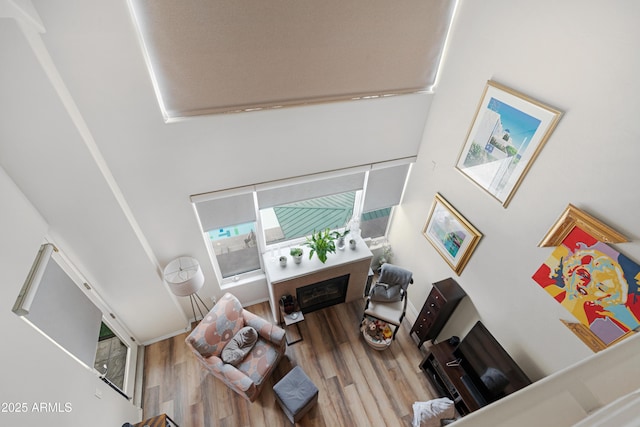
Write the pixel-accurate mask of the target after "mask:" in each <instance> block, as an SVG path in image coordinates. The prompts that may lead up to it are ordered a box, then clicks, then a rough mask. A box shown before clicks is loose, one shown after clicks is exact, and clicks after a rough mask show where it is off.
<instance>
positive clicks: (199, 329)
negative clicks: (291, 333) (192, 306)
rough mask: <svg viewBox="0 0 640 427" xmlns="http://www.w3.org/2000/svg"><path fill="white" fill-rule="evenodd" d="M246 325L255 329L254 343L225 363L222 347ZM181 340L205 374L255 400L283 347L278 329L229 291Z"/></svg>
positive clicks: (282, 340)
mask: <svg viewBox="0 0 640 427" xmlns="http://www.w3.org/2000/svg"><path fill="white" fill-rule="evenodd" d="M246 326H251V327H253V328H254V329H255V330H256V331H257V332H258V340H257V342H256V343H255V345H254V346H253V348H252V349H251V350H250V351H249V353H248V354H247V355H246V356H245V357H244V359H242V361H241V362H239V363H238V364H237V365H236V366H234V365H233V364H231V363H225V362H224V361H223V360H222V356H221V353H222V351H223V350H224V347H225V346H226V345H227V344H228V343H229V342H230V341H231V340H232V338H234V336H235V335H236V333H237V332H238V331H239V330H240V329H242V328H244V327H246ZM185 341H186V344H187V346H188V347H189V348H191V350H192V351H193V352H194V354H195V356H196V357H197V358H198V360H199V361H200V363H202V365H203V366H204V367H205V368H206V369H207V371H208V372H209V373H211V374H212V375H213V376H215V377H216V378H218V379H220V380H221V381H222V382H224V383H225V384H226V385H227V386H228V387H229V388H231V389H232V390H234V391H235V392H236V393H238V394H239V395H240V396H242V397H244V398H245V399H247V400H248V401H250V402H253V401H254V400H256V399H257V397H258V395H259V394H260V391H261V390H262V387H263V386H264V384H265V382H266V380H267V378H269V376H270V375H271V373H272V372H273V370H274V369H275V367H276V366H277V365H278V362H279V361H280V359H281V358H282V355H283V354H284V352H285V346H286V343H285V331H284V330H283V329H282V328H280V327H278V326H276V325H274V324H272V323H270V322H268V321H267V320H265V319H263V318H261V317H258V316H256V315H255V314H253V313H250V312H249V311H247V310H245V309H244V308H242V305H241V304H240V301H238V299H237V298H236V297H235V296H233V295H232V294H230V293H226V294H225V295H224V296H223V297H222V298H220V300H219V301H218V302H217V303H216V304H215V306H214V307H213V308H212V309H211V311H209V313H208V314H207V315H206V316H205V317H204V319H202V321H201V322H200V323H199V324H198V326H196V327H195V328H194V329H193V331H192V332H191V334H189V336H187V338H186V340H185Z"/></svg>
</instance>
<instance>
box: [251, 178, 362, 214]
mask: <svg viewBox="0 0 640 427" xmlns="http://www.w3.org/2000/svg"><path fill="white" fill-rule="evenodd" d="M364 176H365V173H364V171H359V172H354V173H350V174H347V175H340V176H332V177H327V178H324V179H317V178H316V179H313V180H311V179H305V180H297V181H296V180H293V181H290V182H282V183H276V184H272V185H270V186H268V187H263V188H262V189H260V188H258V206H259V207H260V209H265V208H271V207H274V206H280V205H284V204H287V203H293V202H298V201H300V200H307V199H314V198H317V197H323V196H330V195H332V194H340V193H346V192H348V191H355V190H362V188H363V186H364Z"/></svg>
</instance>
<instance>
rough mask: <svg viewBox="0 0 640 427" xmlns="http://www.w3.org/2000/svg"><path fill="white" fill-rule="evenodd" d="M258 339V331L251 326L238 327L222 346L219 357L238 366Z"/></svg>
mask: <svg viewBox="0 0 640 427" xmlns="http://www.w3.org/2000/svg"><path fill="white" fill-rule="evenodd" d="M257 341H258V331H256V330H255V329H254V328H252V327H251V326H245V327H244V328H242V329H240V330H239V331H238V332H236V334H235V335H234V336H233V338H231V341H229V342H228V343H227V345H226V346H224V349H223V350H222V354H221V355H220V358H221V359H222V361H223V362H224V363H230V364H231V365H233V366H236V367H237V366H238V364H240V362H242V360H243V359H244V358H245V357H246V356H247V354H248V353H249V352H250V351H251V349H252V348H253V346H254V345H256V342H257Z"/></svg>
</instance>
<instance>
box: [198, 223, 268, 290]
mask: <svg viewBox="0 0 640 427" xmlns="http://www.w3.org/2000/svg"><path fill="white" fill-rule="evenodd" d="M208 234H209V238H210V239H211V245H212V246H213V251H214V253H215V255H216V260H217V261H218V266H219V267H220V272H221V273H222V277H223V278H227V277H233V276H236V275H238V274H242V273H248V272H250V271H254V270H259V269H260V253H259V251H258V245H257V242H256V223H255V222H248V223H244V224H238V225H233V226H230V227H224V228H220V229H216V230H210V231H209V232H208Z"/></svg>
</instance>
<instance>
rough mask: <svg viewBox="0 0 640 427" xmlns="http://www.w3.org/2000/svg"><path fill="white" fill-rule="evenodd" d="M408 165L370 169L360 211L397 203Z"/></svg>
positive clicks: (405, 178) (373, 209)
mask: <svg viewBox="0 0 640 427" xmlns="http://www.w3.org/2000/svg"><path fill="white" fill-rule="evenodd" d="M410 166H411V165H410V164H407V163H405V164H400V165H397V166H391V167H382V168H376V169H373V170H371V171H370V172H369V178H368V180H367V190H366V193H365V196H364V205H363V208H362V212H364V213H366V212H372V211H375V210H377V209H383V208H388V207H391V206H395V205H397V204H399V203H400V199H401V198H402V192H403V190H404V184H405V182H406V180H407V174H408V173H409V167H410Z"/></svg>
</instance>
